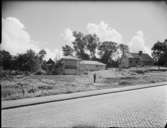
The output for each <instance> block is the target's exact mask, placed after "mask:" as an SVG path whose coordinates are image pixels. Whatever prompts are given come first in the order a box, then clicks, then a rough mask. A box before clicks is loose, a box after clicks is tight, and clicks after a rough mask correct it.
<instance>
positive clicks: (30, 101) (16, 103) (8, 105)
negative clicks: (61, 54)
mask: <svg viewBox="0 0 167 128" xmlns="http://www.w3.org/2000/svg"><path fill="white" fill-rule="evenodd" d="M165 85H167V82H160V83H153V84H144V85H141V84H139V85H134V86H133V85H131V86H128V87H120V88H111V89H102V90H93V91H84V92H76V93H71V94H60V95H51V96H43V97H35V98H27V99H19V100H12V101H2V102H1V103H2V107H1V110H5V109H14V108H19V107H26V106H31V105H38V104H44V103H50V102H58V101H65V100H71V99H78V98H84V97H90V96H97V95H104V94H109V93H117V92H124V91H133V90H137V89H144V88H150V87H158V86H165Z"/></svg>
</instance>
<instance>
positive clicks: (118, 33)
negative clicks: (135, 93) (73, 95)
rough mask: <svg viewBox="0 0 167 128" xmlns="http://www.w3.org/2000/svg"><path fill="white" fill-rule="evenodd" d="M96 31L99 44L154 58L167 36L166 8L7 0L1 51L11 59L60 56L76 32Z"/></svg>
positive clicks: (121, 3) (161, 5) (150, 4)
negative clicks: (123, 47)
mask: <svg viewBox="0 0 167 128" xmlns="http://www.w3.org/2000/svg"><path fill="white" fill-rule="evenodd" d="M74 30H76V31H80V32H83V33H84V34H88V33H95V34H97V35H98V37H99V38H100V41H116V42H118V43H124V44H127V45H128V46H129V48H130V51H131V52H138V51H140V50H142V51H144V52H146V53H148V54H151V50H150V49H151V47H152V46H153V44H154V43H155V42H156V41H158V40H159V41H164V40H165V39H166V38H167V4H165V3H164V2H163V1H161V2H156V1H155V2H153V1H152V2H151V1H148V2H142V1H134V2H132V1H119V2H116V1H113V2H109V1H108V2H102V1H101V2H97V1H83V2H81V1H80V2H75V1H71V2H68V1H63V2H61V1H57V2H52V1H22V2H21V1H13V2H12V1H8V2H4V3H3V6H2V43H1V46H0V48H1V49H5V50H7V51H9V52H10V53H11V54H12V55H16V54H18V53H23V52H25V51H26V50H27V49H30V48H31V49H33V50H35V51H36V52H38V51H39V50H40V49H45V50H46V52H47V56H46V59H48V58H52V59H54V58H55V57H56V58H60V57H61V56H62V50H61V48H62V46H63V45H65V44H68V45H72V43H71V42H72V41H74V40H75V38H74V37H73V35H72V31H74Z"/></svg>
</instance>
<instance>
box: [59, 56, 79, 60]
mask: <svg viewBox="0 0 167 128" xmlns="http://www.w3.org/2000/svg"><path fill="white" fill-rule="evenodd" d="M61 59H64V60H80V59H79V58H77V57H74V56H63V57H62V58H61Z"/></svg>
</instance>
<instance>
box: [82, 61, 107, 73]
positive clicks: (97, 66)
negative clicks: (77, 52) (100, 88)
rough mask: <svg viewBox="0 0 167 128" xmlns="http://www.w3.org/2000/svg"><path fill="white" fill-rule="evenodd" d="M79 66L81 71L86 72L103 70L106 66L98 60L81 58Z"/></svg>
mask: <svg viewBox="0 0 167 128" xmlns="http://www.w3.org/2000/svg"><path fill="white" fill-rule="evenodd" d="M79 67H80V72H81V73H88V72H89V71H98V70H104V69H105V67H106V64H104V63H101V62H98V61H88V60H82V61H80V66H79Z"/></svg>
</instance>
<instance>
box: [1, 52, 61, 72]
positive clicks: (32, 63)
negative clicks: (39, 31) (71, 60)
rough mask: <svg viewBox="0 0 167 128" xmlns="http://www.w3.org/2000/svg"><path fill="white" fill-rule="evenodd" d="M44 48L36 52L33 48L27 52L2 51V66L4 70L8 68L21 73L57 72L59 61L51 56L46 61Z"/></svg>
mask: <svg viewBox="0 0 167 128" xmlns="http://www.w3.org/2000/svg"><path fill="white" fill-rule="evenodd" d="M46 54H47V53H46V51H45V50H44V49H42V50H40V51H39V52H38V53H35V51H33V50H32V49H29V50H27V52H26V53H22V54H18V55H15V56H13V55H11V54H10V53H9V52H8V51H5V50H1V51H0V67H1V71H2V70H8V71H13V72H16V71H17V73H18V72H20V73H23V72H24V73H35V74H57V70H56V69H57V67H58V64H59V63H58V62H55V61H53V60H52V59H51V58H50V59H49V60H48V61H46V60H44V57H45V55H46Z"/></svg>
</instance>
